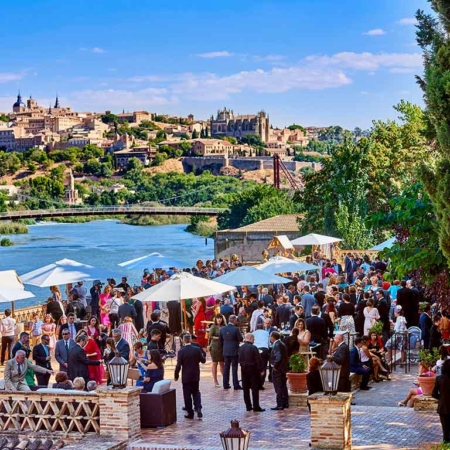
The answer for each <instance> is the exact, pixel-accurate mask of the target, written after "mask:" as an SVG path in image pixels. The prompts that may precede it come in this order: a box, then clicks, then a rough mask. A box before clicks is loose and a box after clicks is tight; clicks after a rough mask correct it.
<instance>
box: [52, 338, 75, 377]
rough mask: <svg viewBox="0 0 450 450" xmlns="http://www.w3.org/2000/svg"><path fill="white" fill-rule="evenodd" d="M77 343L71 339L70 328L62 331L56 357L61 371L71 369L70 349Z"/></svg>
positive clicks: (56, 348) (56, 347)
mask: <svg viewBox="0 0 450 450" xmlns="http://www.w3.org/2000/svg"><path fill="white" fill-rule="evenodd" d="M74 345H75V341H74V340H73V339H70V332H69V330H68V329H65V330H63V331H62V339H61V340H59V341H58V342H57V343H56V346H55V359H56V361H58V363H59V371H60V372H66V373H67V372H68V370H69V363H68V361H69V350H70V349H71V348H72V347H73V346H74Z"/></svg>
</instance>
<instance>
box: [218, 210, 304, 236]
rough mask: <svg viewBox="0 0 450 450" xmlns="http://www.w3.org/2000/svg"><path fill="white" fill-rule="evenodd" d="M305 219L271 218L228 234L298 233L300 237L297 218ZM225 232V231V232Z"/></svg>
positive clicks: (294, 217) (292, 217)
mask: <svg viewBox="0 0 450 450" xmlns="http://www.w3.org/2000/svg"><path fill="white" fill-rule="evenodd" d="M299 217H303V216H302V215H301V214H283V215H281V216H275V217H271V218H270V219H265V220H261V221H260V222H256V223H252V224H250V225H246V226H245V227H241V228H236V229H234V230H227V231H228V232H230V231H232V232H235V233H245V232H253V231H261V232H268V231H271V232H277V233H282V232H291V233H295V232H298V234H299V235H300V230H299V225H298V223H297V218H299ZM223 231H225V230H223Z"/></svg>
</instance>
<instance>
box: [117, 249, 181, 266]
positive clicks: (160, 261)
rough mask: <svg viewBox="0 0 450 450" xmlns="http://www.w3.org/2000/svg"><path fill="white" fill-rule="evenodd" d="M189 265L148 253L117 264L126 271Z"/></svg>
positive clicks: (159, 254)
mask: <svg viewBox="0 0 450 450" xmlns="http://www.w3.org/2000/svg"><path fill="white" fill-rule="evenodd" d="M188 265H189V264H187V263H185V262H184V261H180V260H178V259H175V258H170V257H168V256H163V255H161V253H157V252H154V253H150V254H149V255H145V256H141V257H139V258H136V259H131V260H130V261H125V262H121V263H119V266H120V267H124V268H126V269H142V270H143V269H146V268H150V269H165V268H168V267H179V268H181V267H187V266H188Z"/></svg>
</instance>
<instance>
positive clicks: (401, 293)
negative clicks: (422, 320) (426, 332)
mask: <svg viewBox="0 0 450 450" xmlns="http://www.w3.org/2000/svg"><path fill="white" fill-rule="evenodd" d="M400 284H401V286H402V287H401V288H400V289H399V290H398V291H397V306H401V307H402V308H403V314H404V315H405V319H406V323H407V325H408V327H409V326H411V325H412V322H411V320H412V319H411V313H412V310H413V296H414V293H413V291H412V290H411V289H408V288H407V287H406V281H405V280H402V281H401V282H400Z"/></svg>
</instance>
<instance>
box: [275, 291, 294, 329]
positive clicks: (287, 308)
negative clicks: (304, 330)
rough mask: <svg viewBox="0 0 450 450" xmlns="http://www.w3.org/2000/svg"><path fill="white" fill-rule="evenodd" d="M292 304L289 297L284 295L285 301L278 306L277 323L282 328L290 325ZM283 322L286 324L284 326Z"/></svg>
mask: <svg viewBox="0 0 450 450" xmlns="http://www.w3.org/2000/svg"><path fill="white" fill-rule="evenodd" d="M291 313H292V305H291V304H290V303H289V297H288V296H287V295H284V296H283V303H282V304H281V305H280V306H279V307H278V308H277V310H276V313H275V323H276V324H277V325H278V326H279V327H280V329H281V328H284V326H286V325H288V326H289V319H290V318H291ZM282 324H283V325H284V326H283V327H282Z"/></svg>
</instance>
